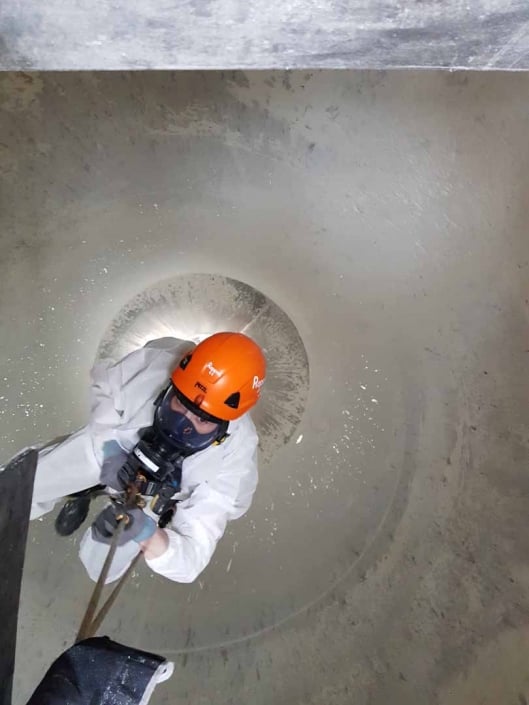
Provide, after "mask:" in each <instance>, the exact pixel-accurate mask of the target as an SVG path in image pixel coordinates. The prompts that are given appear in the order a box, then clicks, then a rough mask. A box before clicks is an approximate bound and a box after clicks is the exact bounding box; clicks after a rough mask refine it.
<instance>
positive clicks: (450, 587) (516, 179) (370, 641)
mask: <svg viewBox="0 0 529 705" xmlns="http://www.w3.org/2000/svg"><path fill="white" fill-rule="evenodd" d="M0 99H1V103H2V113H1V126H2V131H1V139H0V143H1V144H0V154H1V161H0V171H1V176H2V209H1V218H2V224H1V238H2V258H1V259H0V312H1V323H0V326H1V327H0V338H1V341H2V342H1V359H0V365H1V369H0V377H1V379H2V380H3V386H2V389H1V390H0V392H1V393H0V404H1V405H2V406H1V408H0V419H1V420H2V426H1V428H0V435H1V449H2V459H3V460H5V459H6V458H7V457H8V456H10V455H11V454H12V453H13V452H14V451H15V450H17V449H19V448H21V447H23V446H24V445H26V444H28V443H31V442H34V441H37V440H46V439H48V438H51V437H53V436H55V435H57V434H60V433H65V432H68V431H69V430H72V429H74V428H76V427H77V426H79V425H80V424H82V423H83V421H84V419H85V418H86V390H87V371H88V369H89V367H90V365H91V363H92V361H93V359H94V358H95V356H96V355H97V350H98V345H99V343H100V341H101V340H102V339H103V338H104V336H105V334H106V332H108V326H109V325H110V324H111V322H112V321H115V320H119V317H120V315H122V311H123V308H124V307H125V310H127V309H126V307H127V305H128V302H129V301H131V300H134V297H136V296H137V295H138V294H141V292H143V291H145V290H146V289H149V288H150V287H153V286H158V285H160V286H163V282H164V281H165V280H167V279H170V278H175V277H179V276H182V275H189V274H193V273H213V274H220V275H224V276H228V277H231V278H233V279H235V280H239V281H242V282H245V283H246V284H249V285H251V286H252V287H254V288H256V289H257V290H258V291H260V292H262V293H263V294H265V295H266V296H267V297H269V298H270V299H271V300H272V301H273V302H274V303H275V304H276V305H277V306H279V307H280V308H281V309H282V310H283V311H284V312H285V314H286V315H287V316H289V318H290V320H291V321H292V322H293V324H294V325H295V327H296V328H297V331H298V333H299V336H300V337H301V340H302V341H303V344H304V346H305V349H306V352H307V356H308V362H309V367H310V386H309V389H308V396H307V398H306V400H305V399H304V400H303V405H304V406H305V410H304V414H303V416H302V418H301V421H300V423H299V425H298V426H297V428H296V429H295V432H294V433H293V435H292V436H291V438H290V440H288V442H286V443H283V442H282V441H280V440H278V446H277V450H276V451H275V452H270V453H268V452H267V453H266V454H265V455H266V457H264V458H263V462H262V464H261V481H260V486H259V489H258V493H257V496H256V499H255V502H254V505H253V507H252V509H251V511H250V512H249V514H248V515H247V516H246V517H244V518H243V519H241V520H240V521H238V522H236V523H234V524H232V525H230V528H229V531H228V534H227V535H226V537H225V538H224V540H223V541H222V543H221V545H220V546H219V549H218V551H217V553H216V556H215V560H214V561H213V563H212V565H211V566H210V567H208V569H207V570H206V571H205V573H204V574H203V576H202V578H201V580H200V581H199V582H197V583H196V584H195V585H192V586H180V585H176V584H172V583H169V582H166V581H164V580H163V579H161V578H159V577H158V576H153V575H151V574H150V572H149V571H148V570H147V569H146V568H145V566H141V568H140V569H139V570H138V572H137V574H136V575H135V576H134V579H133V581H132V583H131V585H130V588H129V591H128V593H127V595H126V596H124V597H122V598H121V599H120V601H119V604H118V605H117V606H116V607H115V609H114V612H113V614H112V615H111V616H110V618H109V620H108V622H107V625H106V629H105V631H106V633H108V634H110V635H111V636H113V637H114V638H115V639H117V640H122V641H124V642H126V643H130V644H132V645H136V646H141V647H143V648H146V649H153V650H157V651H160V652H161V653H164V654H167V656H169V657H171V658H173V659H174V660H175V661H176V664H177V672H176V675H175V676H174V677H173V679H172V681H171V682H170V683H169V684H167V685H165V686H162V687H161V688H160V689H159V692H157V694H156V696H155V698H154V700H153V702H154V704H155V705H156V704H159V705H161V704H162V703H164V704H168V703H171V704H172V703H179V704H181V705H187V704H189V705H191V704H193V705H198V704H200V703H204V704H205V703H214V704H215V705H227V704H228V703H241V702H251V703H256V704H257V705H261V704H262V705H265V704H266V705H268V704H272V703H274V705H287V704H288V705H295V704H298V705H302V704H303V705H311V704H312V705H316V704H318V705H319V704H320V703H323V702H325V703H328V704H329V705H338V704H340V705H342V704H345V703H355V704H358V705H360V704H363V703H366V704H367V703H369V704H370V705H379V704H380V705H382V703H387V702H392V703H396V704H398V705H401V704H402V705H408V704H409V703H416V704H422V703H425V704H426V703H439V705H463V704H464V705H478V703H479V704H480V705H483V704H486V705H493V704H494V705H496V704H497V703H500V702H501V703H506V704H511V703H512V704H513V705H520V704H523V703H526V702H527V701H528V700H529V666H528V663H529V661H528V659H527V652H528V647H529V620H528V615H529V595H528V593H527V587H528V583H529V568H528V566H527V555H528V549H529V536H528V534H527V531H526V518H527V516H528V512H529V498H528V496H527V495H528V490H529V479H528V477H529V476H528V463H527V460H528V455H529V453H528V448H529V431H528V429H527V410H528V392H529V383H528V375H527V371H528V370H527V368H528V364H529V335H528V332H527V323H528V320H527V319H528V305H529V304H528V299H529V283H528V265H529V233H528V222H529V219H528V216H527V203H528V185H529V172H528V169H529V141H528V139H527V135H528V134H529V108H528V105H529V77H526V76H524V75H521V74H520V75H502V74H493V75H492V74H491V75H479V74H473V75H461V74H441V73H431V72H423V73H413V72H412V73H390V74H383V73H349V72H336V73H333V72H330V73H310V72H301V73H293V74H282V73H266V72H261V73H249V74H242V73H235V74H222V73H216V74H212V73H206V74H204V73H200V74H195V73H186V74H168V73H165V74H164V73H143V74H135V75H134V74H96V75H94V74H84V75H82V74H48V75H36V74H33V75H28V74H13V75H10V74H5V75H2V76H0ZM160 282H161V283H162V284H160ZM120 312H121V313H120ZM157 332H159V331H157ZM165 332H166V331H164V333H165ZM52 521H53V515H52V516H50V517H46V518H45V519H44V520H43V521H42V522H35V523H34V525H32V527H31V529H30V537H29V543H28V550H27V558H26V568H25V576H24V584H23V590H22V603H21V615H20V628H19V644H18V672H17V686H18V695H16V697H15V703H16V705H19V704H21V703H23V702H24V699H25V698H26V697H27V696H28V694H29V692H30V691H31V690H32V688H33V686H34V685H35V683H36V682H37V680H38V679H39V677H40V676H41V674H42V673H43V671H44V670H45V668H46V667H47V665H48V664H49V662H50V660H51V659H52V658H53V657H54V656H55V655H56V654H57V652H58V651H60V650H61V649H62V647H63V645H67V644H69V643H70V642H71V640H72V638H73V636H74V634H75V630H76V627H77V625H78V622H79V619H80V617H81V614H82V610H83V603H84V602H85V601H86V599H87V597H88V594H89V592H90V589H91V584H90V583H89V581H88V579H87V578H86V577H85V575H84V573H83V570H82V568H81V566H80V563H79V562H78V560H77V557H76V543H77V538H74V539H72V540H68V541H65V540H63V539H59V537H56V536H54V534H53V528H52Z"/></svg>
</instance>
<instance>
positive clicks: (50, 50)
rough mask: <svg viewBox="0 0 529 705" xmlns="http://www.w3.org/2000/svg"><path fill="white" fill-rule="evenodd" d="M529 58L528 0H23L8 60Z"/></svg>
mask: <svg viewBox="0 0 529 705" xmlns="http://www.w3.org/2000/svg"><path fill="white" fill-rule="evenodd" d="M405 67H411V68H436V67H446V68H451V69H456V68H470V69H504V70H515V71H516V70H527V68H529V8H528V6H527V3H526V2H525V0H465V1H464V2H462V1H461V0H442V2H440V1H439V0H420V2H419V1H418V0H400V1H399V2H398V3H397V2H394V0H355V1H354V2H344V0H326V2H313V1H312V0H286V1H285V0H252V2H251V3H248V2H247V0H171V2H167V0H135V2H134V3H130V2H128V0H92V2H90V3H86V2H83V0H47V2H46V3H42V2H39V1H38V0H17V1H16V2H13V1H11V2H9V1H7V2H3V3H2V4H0V69H3V70H11V71H35V70H39V71H75V70H82V71H86V70H94V71H95V70H123V71H127V70H139V69H178V70H182V69H246V70H248V69H305V68H311V69H314V68H329V69H336V68H354V69H389V68H405Z"/></svg>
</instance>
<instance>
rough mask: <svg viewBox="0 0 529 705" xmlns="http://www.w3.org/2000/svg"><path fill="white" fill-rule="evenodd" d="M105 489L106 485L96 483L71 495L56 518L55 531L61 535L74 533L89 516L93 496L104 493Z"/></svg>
mask: <svg viewBox="0 0 529 705" xmlns="http://www.w3.org/2000/svg"><path fill="white" fill-rule="evenodd" d="M104 489H105V486H104V485H95V486H94V487H89V488H88V489H86V490H81V491H80V492H75V493H74V494H72V495H70V496H69V498H68V499H67V500H66V502H65V503H64V506H63V508H62V509H61V511H60V512H59V513H58V515H57V518H56V519H55V531H56V532H57V533H58V534H59V535H60V536H70V535H71V534H73V532H74V531H76V530H77V529H78V528H79V527H80V526H81V524H82V523H83V521H84V520H85V519H86V517H87V516H88V510H89V509H90V500H91V499H92V497H97V496H98V495H100V494H102V493H103V492H102V490H104Z"/></svg>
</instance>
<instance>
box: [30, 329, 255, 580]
mask: <svg viewBox="0 0 529 705" xmlns="http://www.w3.org/2000/svg"><path fill="white" fill-rule="evenodd" d="M193 347H194V345H193V343H189V342H186V341H181V340H177V339H175V338H161V339H159V340H154V341H151V342H149V343H147V345H146V346H145V347H143V348H141V349H139V350H135V351H134V352H132V353H130V354H129V355H127V356H126V357H125V358H123V359H122V360H120V361H119V362H116V363H114V362H113V361H112V360H103V361H101V362H99V363H98V364H97V365H95V367H94V368H93V369H92V371H91V379H92V386H91V411H90V418H89V422H88V424H87V425H86V426H85V427H84V428H82V429H80V430H79V431H77V432H76V433H73V434H72V435H71V436H69V437H68V438H67V439H66V440H64V441H62V442H60V443H57V444H55V445H52V446H49V447H47V448H44V449H43V450H41V451H40V453H39V462H38V466H37V471H36V475H35V485H34V489H33V503H32V508H31V518H32V519H35V518H37V517H39V516H41V515H42V514H45V513H46V512H49V511H51V510H52V509H53V507H54V505H55V503H56V501H57V500H58V499H60V498H62V497H64V496H66V495H68V494H71V493H73V492H77V491H79V490H82V489H86V488H88V487H91V486H93V485H97V484H98V483H99V477H100V472H101V465H102V463H103V460H104V457H105V452H106V448H109V447H113V448H116V447H117V446H116V442H117V443H118V444H119V446H120V447H121V448H123V449H124V450H125V451H130V450H131V449H132V448H133V447H134V445H135V444H136V442H137V441H138V439H139V431H140V430H141V429H143V428H146V427H148V426H151V425H152V420H153V414H154V406H153V402H154V400H155V399H156V397H157V396H158V394H159V392H160V390H162V389H163V388H165V387H166V386H167V384H168V382H169V378H170V374H171V371H172V370H173V369H174V367H175V366H176V364H178V361H179V360H180V359H181V358H182V357H183V356H184V355H185V353H186V352H187V351H188V350H190V349H192V348H193ZM228 433H229V437H228V438H227V439H226V440H225V441H224V443H221V444H220V445H215V446H210V447H209V448H206V449H205V450H203V451H200V452H198V453H196V454H195V455H192V456H190V457H188V458H186V459H185V460H184V462H183V466H182V483H181V491H180V493H179V494H178V495H175V497H178V498H180V499H181V501H180V502H179V503H178V507H177V510H176V513H175V515H174V517H173V520H172V522H171V524H169V526H168V527H167V528H166V529H164V531H166V533H167V536H168V537H169V546H168V548H167V550H166V551H165V553H163V554H162V555H161V556H158V558H154V559H151V560H147V564H148V565H149V567H150V568H151V569H152V570H153V571H155V572H156V573H160V575H163V576H165V577H166V578H169V580H175V581H177V582H181V583H188V582H192V581H193V580H195V578H196V577H197V576H198V575H199V574H200V573H201V572H202V571H203V570H204V568H205V567H206V566H207V564H208V563H209V561H210V559H211V556H212V555H213V552H214V551H215V547H216V545H217V542H218V540H219V539H220V538H221V536H222V535H223V534H224V530H225V529H226V524H227V522H228V521H230V520H232V519H237V518H238V517H240V516H242V515H243V514H244V513H245V512H246V511H247V509H248V508H249V507H250V504H251V502H252V497H253V493H254V491H255V488H256V485H257V433H256V430H255V426H254V424H253V422H252V420H251V418H250V416H249V414H245V415H244V416H242V417H241V418H240V419H237V420H236V421H231V422H230V424H229V428H228ZM145 511H146V512H147V514H149V515H150V516H152V517H153V518H155V519H156V520H157V517H156V516H155V515H154V514H152V512H150V510H149V509H148V507H147V508H146V509H145ZM107 551H108V546H107V545H106V544H102V543H99V542H97V541H94V540H93V538H92V535H91V528H90V527H89V528H88V530H87V531H86V532H85V535H84V537H83V539H82V541H81V545H80V551H79V555H80V557H81V560H82V562H83V564H84V566H85V568H86V570H87V572H88V574H89V575H90V577H91V578H92V580H97V578H98V576H99V572H100V570H101V567H102V564H103V562H104V559H105V556H106V554H107ZM138 551H139V545H138V544H137V543H136V542H135V541H129V542H128V543H126V544H124V545H123V546H119V547H118V549H117V551H116V554H115V557H114V561H113V564H112V568H111V571H110V573H109V576H108V580H107V582H112V581H114V580H117V579H118V578H119V577H120V576H121V575H122V574H123V573H124V572H125V570H126V568H127V567H128V565H129V564H130V561H131V560H132V558H133V557H134V556H135V555H136V554H137V553H138Z"/></svg>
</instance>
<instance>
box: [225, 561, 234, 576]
mask: <svg viewBox="0 0 529 705" xmlns="http://www.w3.org/2000/svg"><path fill="white" fill-rule="evenodd" d="M232 561H233V558H230V560H229V561H228V565H227V566H226V573H229V572H230V568H231V564H232Z"/></svg>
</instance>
